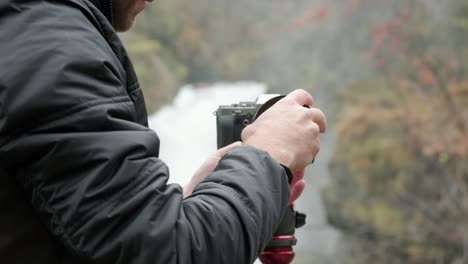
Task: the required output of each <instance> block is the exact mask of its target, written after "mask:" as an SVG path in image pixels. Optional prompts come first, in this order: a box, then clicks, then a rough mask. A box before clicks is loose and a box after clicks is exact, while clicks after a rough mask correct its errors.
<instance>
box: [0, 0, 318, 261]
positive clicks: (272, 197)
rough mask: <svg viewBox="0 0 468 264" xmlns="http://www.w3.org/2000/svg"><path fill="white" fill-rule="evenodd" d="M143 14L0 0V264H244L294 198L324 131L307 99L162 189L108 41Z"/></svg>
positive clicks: (123, 2) (68, 1)
mask: <svg viewBox="0 0 468 264" xmlns="http://www.w3.org/2000/svg"><path fill="white" fill-rule="evenodd" d="M145 4H146V3H145V2H144V1H143V0H114V1H112V0H92V1H89V0H0V25H1V26H0V39H1V41H0V206H1V208H2V214H1V217H0V260H1V262H2V263H35V264H40V263H48V264H54V263H113V264H116V263H118V264H132V263H138V264H145V263H251V262H253V261H254V259H255V258H256V256H257V255H258V253H259V252H260V251H261V250H262V248H263V247H264V246H265V245H266V243H267V242H268V241H269V240H270V238H271V236H272V234H273V232H274V230H275V229H276V226H277V225H278V222H279V220H280V218H281V215H282V213H283V212H284V210H285V208H286V206H287V203H288V199H290V202H292V201H293V200H295V199H296V198H297V197H298V196H299V195H300V193H301V192H302V189H303V188H304V182H303V180H302V174H301V173H300V172H301V171H303V169H304V168H305V167H306V166H307V165H308V164H310V162H311V161H312V160H313V158H314V157H315V155H316V154H317V152H318V148H319V141H318V134H319V132H323V131H324V129H325V126H326V122H325V118H324V115H323V113H322V112H321V111H320V110H318V109H315V108H310V109H308V108H304V107H303V105H309V106H310V105H312V97H311V96H310V95H309V94H308V93H306V92H305V91H302V90H297V91H294V92H292V93H291V94H289V95H288V96H287V97H286V98H285V99H283V100H281V101H279V102H278V103H277V104H275V106H273V107H272V108H271V109H270V110H268V111H267V112H265V113H264V114H263V115H262V116H261V117H260V118H259V119H258V120H257V121H256V122H255V123H254V124H253V125H251V126H249V127H247V128H246V129H245V130H244V133H243V143H242V144H241V143H236V144H234V145H231V146H229V147H227V148H226V149H223V150H220V151H218V152H217V153H216V154H215V155H214V156H213V157H212V158H210V159H208V161H207V162H206V163H205V164H204V165H202V167H201V168H200V170H199V171H198V172H197V173H196V174H195V176H194V177H193V178H192V181H191V182H190V183H189V184H188V185H187V186H186V187H184V189H183V188H181V187H180V186H179V185H175V184H173V185H167V184H166V182H167V179H168V177H169V172H168V169H167V167H166V165H165V164H164V163H163V162H162V161H161V160H159V159H158V158H157V157H158V149H159V140H158V137H157V136H156V134H155V133H154V132H153V131H152V130H150V129H148V128H147V114H146V110H145V105H144V100H143V95H142V93H141V90H140V87H139V84H138V81H137V78H136V75H135V73H134V71H133V68H132V65H131V63H130V60H129V58H128V56H127V54H126V52H125V49H124V48H123V46H122V44H121V42H120V40H119V38H118V36H117V35H116V33H115V31H114V28H115V29H116V30H119V31H124V30H128V29H129V28H130V27H131V25H132V23H133V21H134V19H135V16H136V15H137V14H138V13H139V12H141V11H142V10H143V9H144V6H145ZM194 140H195V139H194ZM181 151H183V150H181ZM288 168H289V169H288ZM289 170H292V171H299V173H297V174H296V175H295V177H294V179H292V182H293V183H292V185H291V190H290V189H289V185H288V179H287V176H288V173H287V172H288V171H289ZM290 176H291V175H290ZM290 193H291V195H290Z"/></svg>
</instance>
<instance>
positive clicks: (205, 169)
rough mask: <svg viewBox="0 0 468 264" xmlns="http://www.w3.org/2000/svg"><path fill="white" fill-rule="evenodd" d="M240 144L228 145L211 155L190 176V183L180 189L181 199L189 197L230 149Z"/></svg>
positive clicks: (240, 143)
mask: <svg viewBox="0 0 468 264" xmlns="http://www.w3.org/2000/svg"><path fill="white" fill-rule="evenodd" d="M241 145H242V142H240V141H238V142H234V143H232V144H230V145H227V146H226V147H224V148H221V149H218V150H217V151H216V152H215V153H214V154H213V155H211V156H210V157H209V158H208V159H206V160H205V162H204V163H203V164H202V165H201V166H200V168H198V170H197V171H196V172H195V174H194V175H193V176H192V178H191V179H190V181H189V182H188V183H187V184H186V185H185V186H184V187H182V189H183V197H184V198H185V197H187V196H189V195H190V194H191V193H192V192H193V190H194V189H195V187H196V186H197V185H198V184H199V183H200V182H202V181H203V180H204V179H205V178H206V177H208V175H210V174H211V173H212V172H213V171H214V169H215V168H216V166H218V163H219V161H220V160H221V159H222V158H223V157H224V155H226V154H227V153H228V152H229V151H230V150H231V149H233V148H234V147H237V146H241Z"/></svg>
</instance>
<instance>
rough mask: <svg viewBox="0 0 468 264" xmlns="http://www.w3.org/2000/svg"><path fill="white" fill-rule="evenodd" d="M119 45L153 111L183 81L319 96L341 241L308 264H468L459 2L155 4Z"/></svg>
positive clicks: (464, 30) (326, 194)
mask: <svg viewBox="0 0 468 264" xmlns="http://www.w3.org/2000/svg"><path fill="white" fill-rule="evenodd" d="M122 38H123V40H124V41H125V42H126V45H127V48H128V49H129V52H130V55H131V57H132V59H133V62H134V64H135V67H136V70H137V73H138V75H139V77H140V81H141V83H142V86H143V88H144V91H145V96H146V98H147V107H148V110H149V111H150V112H154V111H156V110H157V109H159V108H160V107H161V106H164V105H165V104H167V103H169V102H170V101H171V100H172V98H173V97H174V96H175V94H176V93H177V90H178V88H179V87H180V86H181V85H183V84H186V83H192V84H196V85H198V86H204V85H206V84H210V83H213V82H217V81H233V82H234V81H239V80H253V81H258V82H262V83H265V84H267V85H268V86H269V87H270V92H276V93H287V92H289V91H292V90H293V89H296V88H303V89H306V90H308V91H310V92H311V93H312V94H313V95H314V97H315V98H316V101H317V105H318V106H319V107H320V108H322V109H324V111H325V113H326V114H327V116H328V119H329V123H330V129H331V131H335V133H336V143H335V146H336V147H335V148H334V153H335V154H334V155H333V158H332V161H331V162H330V165H329V168H330V174H331V175H330V177H329V178H330V179H329V183H328V185H327V188H326V189H324V190H323V199H324V204H325V208H326V212H327V219H328V222H329V224H331V225H332V226H334V227H335V228H336V229H337V230H339V231H340V232H341V234H342V236H341V239H340V242H339V244H338V245H337V248H336V252H335V253H334V254H333V255H332V256H329V257H328V258H323V259H320V261H316V263H415V264H416V263H454V264H456V263H468V221H467V219H468V1H467V0H447V1H440V0H328V1H325V0H291V1H279V0H255V1H250V0H237V1H227V0H217V1H212V0H191V1H184V0H170V1H168V0H158V1H156V2H155V3H153V4H152V5H151V6H150V7H149V8H148V9H147V10H146V11H145V13H144V14H142V16H141V17H139V18H138V20H137V24H136V26H135V29H134V30H133V31H131V32H130V33H125V34H123V35H122ZM304 263H312V262H311V261H306V262H304Z"/></svg>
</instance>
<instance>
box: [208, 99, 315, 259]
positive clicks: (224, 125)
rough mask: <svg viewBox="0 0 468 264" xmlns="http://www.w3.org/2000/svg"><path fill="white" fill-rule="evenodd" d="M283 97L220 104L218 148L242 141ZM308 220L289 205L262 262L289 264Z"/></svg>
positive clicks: (217, 118) (262, 255)
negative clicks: (298, 232) (297, 233)
mask: <svg viewBox="0 0 468 264" xmlns="http://www.w3.org/2000/svg"><path fill="white" fill-rule="evenodd" d="M283 97H284V96H283V95H278V94H264V95H260V96H259V97H258V98H257V100H256V101H255V102H239V103H236V104H231V105H220V106H219V107H218V110H216V111H215V112H214V115H215V116H216V131H217V144H218V149H219V148H222V147H224V146H227V145H229V144H231V143H234V142H236V141H241V135H242V130H243V129H244V128H245V127H246V126H248V125H250V124H251V123H253V122H254V121H255V120H256V119H257V118H258V117H259V116H260V115H261V114H262V113H263V112H265V111H266V110H267V109H268V108H270V107H271V106H272V105H274V104H275V103H276V102H278V101H279V100H280V99H281V98H283ZM305 219H306V215H305V214H303V213H300V212H297V211H295V210H294V208H293V207H292V205H289V206H288V208H287V210H286V212H285V213H284V215H283V218H282V220H281V223H280V225H279V226H278V229H277V230H276V232H275V233H274V235H273V237H272V239H271V241H270V242H269V243H268V245H267V246H266V247H265V249H264V250H263V251H262V252H261V253H260V255H259V259H260V261H261V262H262V263H264V264H289V263H290V262H291V261H292V260H293V258H294V256H295V253H294V251H293V249H292V246H294V245H296V242H297V240H296V237H295V236H294V233H295V229H296V228H299V227H301V226H303V225H304V224H305Z"/></svg>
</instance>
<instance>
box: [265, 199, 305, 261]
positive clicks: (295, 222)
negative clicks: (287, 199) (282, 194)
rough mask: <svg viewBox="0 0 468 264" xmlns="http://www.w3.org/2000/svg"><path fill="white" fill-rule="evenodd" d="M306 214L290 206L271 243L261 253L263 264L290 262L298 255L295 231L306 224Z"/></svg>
mask: <svg viewBox="0 0 468 264" xmlns="http://www.w3.org/2000/svg"><path fill="white" fill-rule="evenodd" d="M305 218H306V215H305V214H302V213H299V212H297V211H294V209H293V207H292V206H289V207H288V209H287V210H286V213H285V214H284V216H283V219H282V220H281V224H280V226H279V227H278V230H276V233H275V234H274V235H273V238H272V239H271V241H270V243H268V245H267V246H266V247H265V249H264V250H263V252H262V253H260V256H259V259H260V261H261V262H262V263H263V264H289V263H291V262H292V260H293V259H294V256H295V255H296V254H295V253H294V251H293V248H292V247H293V246H294V245H296V242H297V239H296V237H295V236H294V231H295V229H296V228H299V227H301V226H303V225H304V224H305Z"/></svg>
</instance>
